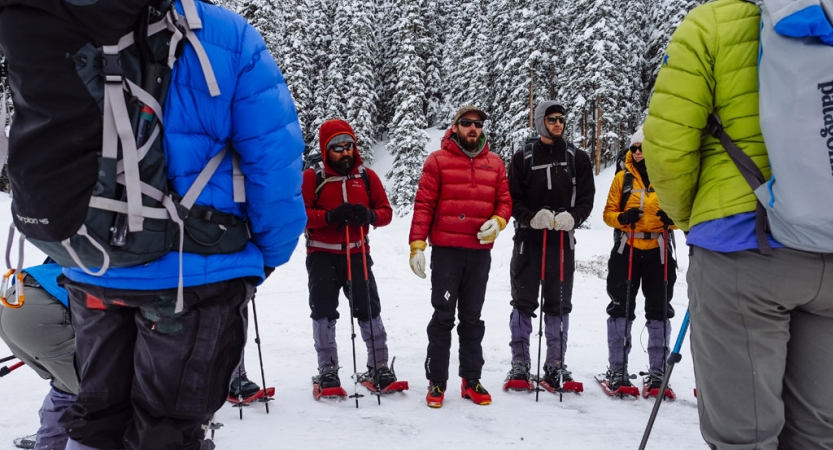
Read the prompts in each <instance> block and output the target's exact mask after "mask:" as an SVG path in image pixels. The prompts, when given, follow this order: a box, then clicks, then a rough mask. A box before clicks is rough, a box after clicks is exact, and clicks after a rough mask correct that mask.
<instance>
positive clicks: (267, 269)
mask: <svg viewBox="0 0 833 450" xmlns="http://www.w3.org/2000/svg"><path fill="white" fill-rule="evenodd" d="M274 271H275V268H274V267H269V266H263V273H265V274H266V278H269V275H272V272H274Z"/></svg>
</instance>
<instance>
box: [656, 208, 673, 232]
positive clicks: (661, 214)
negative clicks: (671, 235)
mask: <svg viewBox="0 0 833 450" xmlns="http://www.w3.org/2000/svg"><path fill="white" fill-rule="evenodd" d="M657 217H659V220H660V221H661V222H662V224H663V225H664V226H665V228H668V227H670V226H671V225H674V221H673V220H671V218H670V217H668V214H665V211H663V210H659V211H657Z"/></svg>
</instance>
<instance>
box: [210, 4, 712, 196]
mask: <svg viewBox="0 0 833 450" xmlns="http://www.w3.org/2000/svg"><path fill="white" fill-rule="evenodd" d="M215 2H216V3H219V4H221V5H223V6H226V7H227V8H229V9H232V10H235V11H237V12H238V13H240V14H241V15H243V16H244V17H246V18H247V19H248V20H249V22H250V23H252V24H253V25H254V26H255V27H256V28H257V29H258V30H259V31H260V32H261V33H262V34H263V36H264V38H265V40H266V42H267V45H268V46H269V49H270V51H271V53H272V55H273V56H274V57H275V59H276V60H277V61H278V64H279V66H280V68H281V70H282V71H283V74H284V76H285V78H286V81H287V83H288V85H289V89H290V91H291V92H292V95H293V97H294V99H295V105H296V107H297V110H298V116H299V118H300V123H301V128H302V131H303V133H304V136H305V140H306V142H307V151H308V152H309V151H317V148H318V135H317V131H318V127H319V125H320V124H321V123H322V122H323V121H325V120H327V119H330V118H334V117H340V118H344V119H346V120H347V121H349V122H350V123H351V124H352V126H353V127H354V129H355V131H356V135H357V137H358V139H359V141H360V142H359V145H360V147H361V149H362V157H363V158H364V160H365V162H366V163H372V161H373V153H372V149H373V146H374V145H375V144H377V143H379V142H387V144H386V146H387V148H386V150H387V151H388V152H390V153H391V154H392V155H393V156H394V158H395V159H394V164H393V168H392V169H391V172H390V173H388V174H386V175H387V176H388V178H390V179H392V180H393V181H394V183H393V184H392V185H393V186H394V188H393V189H392V190H391V192H388V195H389V197H390V200H391V203H393V204H394V206H395V207H396V208H397V210H398V211H400V213H402V212H404V211H405V210H406V209H410V208H409V207H410V205H411V203H412V202H413V196H414V192H415V190H416V185H417V182H418V180H419V176H420V172H421V169H422V163H423V161H424V160H425V157H426V156H427V152H428V151H430V150H433V149H426V143H427V142H428V136H427V135H426V133H425V131H424V130H425V129H426V128H429V127H436V128H440V129H443V128H446V127H448V126H449V125H450V121H451V117H452V115H453V114H454V111H456V109H457V108H459V107H461V106H463V105H465V104H474V105H476V106H478V107H480V108H482V109H483V110H485V111H486V112H487V113H488V114H489V115H490V120H489V121H488V122H487V124H486V131H487V133H488V136H489V142H490V148H491V150H492V151H493V152H495V153H497V154H498V155H500V156H501V157H502V158H503V159H504V160H506V161H508V160H509V158H510V157H511V155H512V154H513V153H514V152H515V151H516V150H518V149H519V148H520V146H521V145H522V143H523V141H524V140H525V139H526V137H528V136H530V135H533V134H534V132H533V129H532V114H531V111H532V109H533V108H534V105H535V104H537V103H538V102H539V101H542V100H548V99H557V100H559V101H561V102H562V103H563V104H564V105H565V107H566V108H567V111H568V123H567V128H566V134H565V135H566V138H567V139H568V140H570V141H572V142H573V143H574V144H575V145H576V146H577V147H579V148H581V149H584V150H585V151H587V152H589V153H590V155H591V159H592V160H593V161H594V164H596V167H597V173H598V169H599V168H601V167H604V166H605V165H607V164H609V162H610V161H611V160H612V159H613V158H614V156H615V155H616V153H617V152H618V151H619V149H620V148H622V147H623V145H624V144H626V143H627V141H628V140H629V138H630V135H631V133H632V132H633V131H634V129H635V128H636V127H637V126H638V125H639V124H640V123H641V122H642V121H643V119H644V116H645V113H646V109H647V104H648V100H649V99H650V94H651V91H652V87H653V81H654V79H655V78H656V74H657V71H658V70H659V66H660V64H661V61H662V56H663V53H664V49H665V46H666V44H667V42H668V40H669V39H670V36H671V34H672V33H673V31H674V29H675V28H676V26H677V24H679V22H680V21H681V20H682V18H683V17H685V14H686V13H687V12H688V11H690V10H691V9H692V8H694V7H695V6H697V5H699V4H701V3H705V0H574V1H569V2H568V1H555V0H464V1H459V0H247V1H243V0H215Z"/></svg>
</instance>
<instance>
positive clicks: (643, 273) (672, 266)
mask: <svg viewBox="0 0 833 450" xmlns="http://www.w3.org/2000/svg"><path fill="white" fill-rule="evenodd" d="M661 251H662V248H661V247H657V248H653V249H650V250H640V249H638V248H635V249H634V250H633V272H632V274H631V280H632V281H631V298H630V305H629V306H630V308H629V309H630V310H629V311H628V320H634V319H636V295H637V294H638V293H639V286H640V284H641V285H642V294H643V295H644V296H645V318H646V319H647V320H663V313H664V309H665V307H666V306H667V307H668V318H669V319H670V318H672V317H674V308H673V307H671V299H672V298H673V297H674V282H675V281H677V261H675V260H674V256H673V252H672V251H670V249H669V251H668V303H666V302H665V292H664V289H663V284H664V281H663V264H662V260H661V258H660V256H661V255H660V252H661ZM629 252H630V246H629V245H625V248H624V250H623V251H622V253H619V244H616V245H614V246H613V250H612V251H611V252H610V260H609V261H608V271H607V295H608V296H609V297H610V304H608V306H607V313H608V315H610V316H611V317H625V303H626V299H627V292H628V264H629V261H628V259H629Z"/></svg>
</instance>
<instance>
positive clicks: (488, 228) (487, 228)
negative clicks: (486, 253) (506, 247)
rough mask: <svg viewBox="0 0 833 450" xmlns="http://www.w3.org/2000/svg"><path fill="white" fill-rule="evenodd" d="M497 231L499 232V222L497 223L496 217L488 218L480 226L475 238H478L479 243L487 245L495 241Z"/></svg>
mask: <svg viewBox="0 0 833 450" xmlns="http://www.w3.org/2000/svg"><path fill="white" fill-rule="evenodd" d="M498 233H500V224H499V223H497V220H496V219H489V220H487V221H486V222H484V223H483V225H481V226H480V232H479V233H477V239H480V243H481V244H483V245H488V244H491V243H492V242H495V239H497V235H498Z"/></svg>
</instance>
